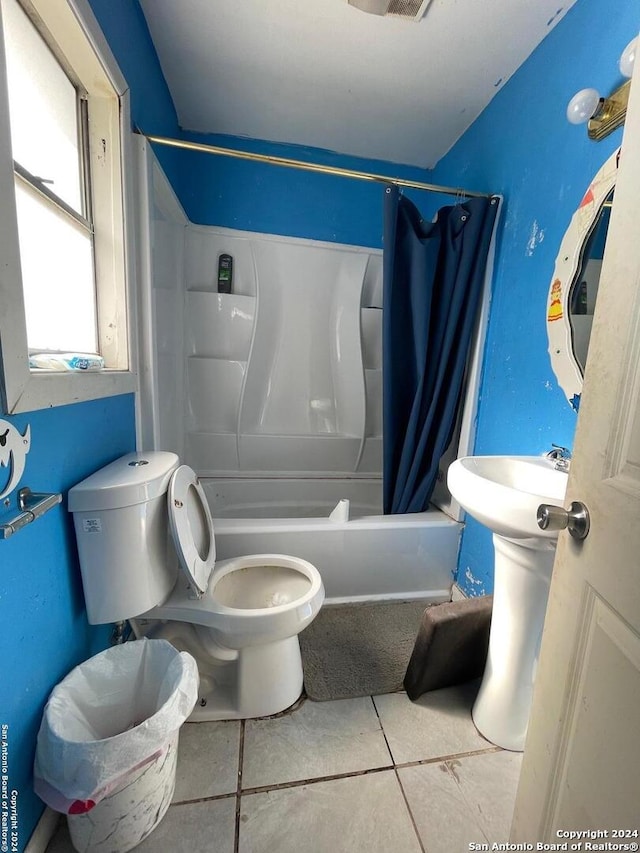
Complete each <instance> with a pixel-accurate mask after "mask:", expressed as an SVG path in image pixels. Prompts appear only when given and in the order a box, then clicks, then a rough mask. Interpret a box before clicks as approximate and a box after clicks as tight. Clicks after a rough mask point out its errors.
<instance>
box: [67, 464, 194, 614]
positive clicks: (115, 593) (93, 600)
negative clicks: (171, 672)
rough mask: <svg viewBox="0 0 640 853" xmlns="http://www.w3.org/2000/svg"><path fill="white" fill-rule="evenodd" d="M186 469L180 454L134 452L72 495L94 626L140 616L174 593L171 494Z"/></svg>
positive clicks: (88, 612) (99, 472)
mask: <svg viewBox="0 0 640 853" xmlns="http://www.w3.org/2000/svg"><path fill="white" fill-rule="evenodd" d="M178 464H179V460H178V457H177V456H176V454H175V453H167V452H165V451H153V452H149V453H128V454H127V455H126V456H123V457H121V458H120V459H116V461H115V462H111V464H109V465H107V466H106V467H105V468H101V469H100V470H99V471H96V472H95V474H92V475H91V476H90V477H87V479H86V480H83V481H82V482H81V483H78V484H77V485H76V486H73V488H72V489H70V490H69V505H68V508H69V512H72V513H73V523H74V525H75V529H76V540H77V542H78V553H79V556H80V569H81V572H82V585H83V587H84V597H85V601H86V604H87V616H88V619H89V622H90V623H91V624H92V625H97V624H102V623H105V622H119V621H120V620H123V619H132V618H134V617H135V616H139V615H140V614H141V613H145V612H146V611H147V610H150V609H151V608H152V607H155V606H156V605H158V604H161V603H162V602H163V601H164V600H165V599H166V598H167V596H168V595H169V593H170V592H171V590H172V589H173V586H174V584H175V581H176V576H177V572H178V562H177V557H176V554H175V550H174V548H173V544H172V542H171V540H170V536H169V525H168V516H167V494H166V493H167V487H168V485H169V480H170V479H171V475H172V473H173V472H174V471H175V469H176V468H177V467H178Z"/></svg>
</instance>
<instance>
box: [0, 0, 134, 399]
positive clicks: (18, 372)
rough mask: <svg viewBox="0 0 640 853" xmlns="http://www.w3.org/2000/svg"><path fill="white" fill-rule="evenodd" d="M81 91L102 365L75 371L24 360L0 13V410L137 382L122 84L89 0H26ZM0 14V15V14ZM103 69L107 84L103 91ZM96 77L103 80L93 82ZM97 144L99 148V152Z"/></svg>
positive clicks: (98, 393)
mask: <svg viewBox="0 0 640 853" xmlns="http://www.w3.org/2000/svg"><path fill="white" fill-rule="evenodd" d="M29 2H30V5H31V7H32V8H33V10H34V11H35V12H36V13H37V15H39V16H40V18H41V19H42V21H43V23H44V25H45V26H46V28H47V30H48V31H49V32H50V33H51V35H52V37H53V38H54V39H55V41H56V43H57V44H58V46H59V48H60V50H61V51H62V53H63V55H64V56H65V57H66V59H67V60H68V61H69V63H70V65H71V66H72V67H73V68H74V71H75V72H76V73H77V74H78V77H79V79H80V80H81V81H82V83H83V85H84V87H85V88H86V89H87V91H88V93H89V115H90V122H89V124H90V147H91V149H92V155H91V158H92V163H91V182H92V188H93V189H92V192H93V193H94V199H99V201H98V203H97V204H95V206H94V212H93V218H94V225H95V229H96V233H97V234H99V232H100V231H101V230H103V231H104V232H106V233H108V234H110V235H113V239H109V240H107V241H101V240H100V239H99V236H98V239H96V242H95V265H96V278H97V280H98V286H97V289H96V291H97V296H96V299H97V311H98V317H99V321H98V335H99V341H100V352H101V354H102V355H103V356H104V358H105V361H106V363H107V369H105V370H101V371H96V372H87V373H78V372H67V371H64V372H62V371H60V372H58V371H35V370H31V369H30V368H29V362H28V346H27V326H26V319H25V308H24V298H23V290H22V277H21V273H20V250H19V242H18V225H17V216H16V204H15V190H14V171H13V160H12V155H11V133H10V124H9V103H8V95H7V74H6V63H5V56H4V37H3V32H2V22H1V20H0V200H1V202H0V411H3V412H5V413H7V414H16V413H18V412H29V411H34V410H38V409H45V408H50V407H51V406H63V405H67V404H69V403H76V402H81V401H84V400H95V399H98V398H101V397H110V396H113V395H116V394H125V393H130V392H134V391H136V390H137V376H136V372H135V364H136V357H137V351H136V349H137V340H136V335H135V330H136V318H135V293H134V292H133V291H134V287H133V284H134V281H135V276H134V268H133V264H134V251H133V248H134V241H133V237H134V235H133V230H132V229H133V222H134V217H133V216H132V215H131V214H132V211H133V204H132V196H131V194H132V178H133V169H132V166H133V159H132V150H131V130H130V118H129V93H128V88H127V84H126V81H125V79H124V77H123V76H122V74H121V72H120V70H119V68H118V65H117V63H116V61H115V59H114V57H113V54H112V53H111V50H110V48H109V46H108V44H107V42H106V39H105V38H104V35H103V34H102V31H101V30H100V27H99V25H98V22H97V21H96V19H95V16H94V14H93V12H92V10H91V7H90V6H89V3H88V2H87V0H29ZM0 18H1V16H0ZM105 77H106V78H107V80H108V82H109V83H110V84H111V87H112V88H113V90H114V94H110V93H108V92H107V87H105V85H104V81H105ZM101 83H102V85H101ZM96 152H99V156H98V154H97V153H96Z"/></svg>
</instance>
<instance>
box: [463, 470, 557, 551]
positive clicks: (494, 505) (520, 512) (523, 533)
mask: <svg viewBox="0 0 640 853" xmlns="http://www.w3.org/2000/svg"><path fill="white" fill-rule="evenodd" d="M554 465H555V463H554V460H552V459H547V458H546V457H545V456H464V457H462V458H461V459H456V461H455V462H453V463H452V464H451V465H450V466H449V472H448V475H447V484H448V486H449V491H450V492H451V494H452V495H453V497H454V498H455V499H456V500H457V501H458V503H459V504H460V506H462V507H463V509H465V510H466V511H467V512H468V513H469V514H470V515H472V516H473V517H474V518H475V519H476V520H477V521H479V522H480V523H481V524H484V525H485V526H486V527H488V528H489V529H490V530H492V531H493V532H494V533H497V534H498V535H500V536H506V537H508V538H510V539H528V538H530V537H535V538H536V539H557V537H558V532H557V531H555V530H554V531H551V530H540V528H539V527H538V523H537V521H536V513H537V510H538V506H539V505H540V504H544V503H550V504H562V503H563V501H564V496H565V493H566V490H567V481H568V479H569V477H568V474H567V472H566V471H560V470H557V469H556V468H555V467H554Z"/></svg>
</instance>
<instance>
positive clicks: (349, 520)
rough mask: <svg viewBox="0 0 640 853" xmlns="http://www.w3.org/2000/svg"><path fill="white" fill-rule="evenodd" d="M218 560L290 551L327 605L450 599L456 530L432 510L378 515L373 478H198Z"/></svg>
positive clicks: (378, 488) (377, 485)
mask: <svg viewBox="0 0 640 853" xmlns="http://www.w3.org/2000/svg"><path fill="white" fill-rule="evenodd" d="M201 483H202V485H203V487H204V490H205V493H206V495H207V500H208V501H209V505H210V507H211V511H212V515H213V518H214V527H215V536H216V554H217V559H226V558H228V557H237V556H241V555H243V554H259V553H275V554H293V555H294V556H298V557H302V558H304V559H306V560H309V562H311V563H313V564H314V565H315V566H316V567H317V568H318V570H319V571H320V574H321V575H322V579H323V581H324V586H325V592H326V601H327V602H328V603H333V604H341V603H345V602H364V601H391V600H402V601H404V600H408V599H414V598H423V599H426V600H427V601H429V602H430V603H434V604H435V603H439V602H442V601H448V600H449V599H450V593H451V584H452V582H453V572H454V569H455V567H456V560H457V555H458V545H459V539H460V533H461V529H462V526H461V525H460V524H459V523H458V522H456V521H453V520H452V519H451V518H449V517H448V516H447V515H445V514H444V513H443V512H442V511H441V510H439V509H435V508H434V509H430V510H428V511H427V512H421V513H411V514H407V515H382V510H381V492H382V489H381V483H380V481H379V480H364V479H363V480H357V479H352V480H329V479H320V478H318V479H267V478H265V479H248V478H247V479H243V478H228V479H223V478H220V479H218V478H215V479H214V478H201Z"/></svg>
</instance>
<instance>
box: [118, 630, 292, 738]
mask: <svg viewBox="0 0 640 853" xmlns="http://www.w3.org/2000/svg"><path fill="white" fill-rule="evenodd" d="M145 622H146V620H145ZM134 631H135V632H136V635H141V634H144V635H145V636H147V637H153V638H155V639H158V638H162V639H165V640H168V641H169V642H170V643H171V644H172V645H173V646H175V648H177V649H178V650H179V651H185V652H189V653H190V654H191V655H193V657H194V658H195V659H196V662H197V664H198V672H199V674H200V688H199V690H198V701H197V702H196V706H195V708H194V709H193V711H192V713H191V716H190V717H189V718H188V720H187V722H191V723H193V722H212V721H215V720H246V719H251V718H253V717H267V716H270V715H272V714H278V713H280V711H284V710H286V709H287V708H289V707H290V706H291V705H293V704H294V703H295V702H296V701H297V700H298V699H299V698H300V694H301V693H302V683H303V676H302V657H301V655H300V643H299V642H298V635H297V634H296V635H294V636H293V637H288V638H287V639H284V640H278V641H276V642H274V643H262V644H260V645H257V646H247V647H245V648H244V649H238V650H236V649H228V648H226V647H224V646H221V645H219V643H218V642H217V641H216V639H215V638H214V636H213V633H212V632H211V630H210V629H208V628H204V627H202V626H200V625H191V624H189V623H186V622H151V621H149V622H147V623H146V624H144V622H143V621H142V620H140V621H136V622H135V624H134Z"/></svg>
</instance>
